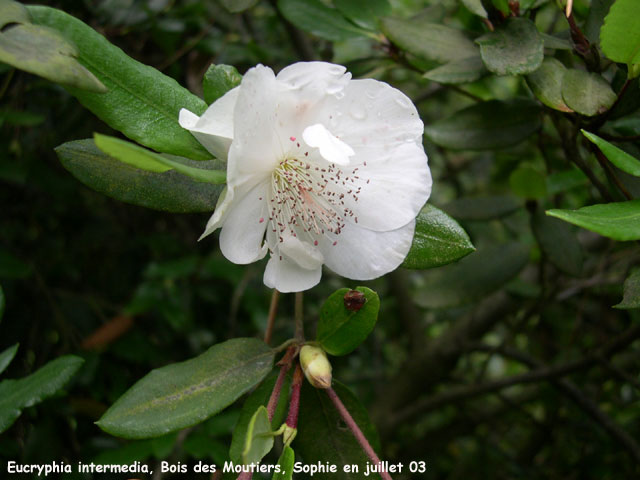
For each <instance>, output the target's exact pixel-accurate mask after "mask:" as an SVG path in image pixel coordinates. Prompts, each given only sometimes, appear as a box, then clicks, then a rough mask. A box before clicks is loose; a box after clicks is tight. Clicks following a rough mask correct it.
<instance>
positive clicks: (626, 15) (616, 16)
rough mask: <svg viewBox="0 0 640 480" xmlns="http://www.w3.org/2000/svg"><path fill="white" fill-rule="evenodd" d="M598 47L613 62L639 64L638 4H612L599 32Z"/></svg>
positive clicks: (631, 0)
mask: <svg viewBox="0 0 640 480" xmlns="http://www.w3.org/2000/svg"><path fill="white" fill-rule="evenodd" d="M600 46H601V47H602V51H603V52H604V54H605V55H606V56H607V57H609V58H610V59H611V60H613V61H614V62H621V63H626V64H635V63H640V2H638V1H637V0H616V1H615V2H614V4H613V5H612V6H611V9H610V10H609V14H608V15H607V16H606V17H605V19H604V25H603V26H602V29H601V31H600Z"/></svg>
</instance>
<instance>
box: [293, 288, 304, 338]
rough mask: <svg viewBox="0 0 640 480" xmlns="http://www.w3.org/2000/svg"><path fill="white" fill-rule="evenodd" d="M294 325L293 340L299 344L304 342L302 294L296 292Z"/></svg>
mask: <svg viewBox="0 0 640 480" xmlns="http://www.w3.org/2000/svg"><path fill="white" fill-rule="evenodd" d="M294 318H295V324H296V332H295V335H294V337H295V339H296V340H298V341H299V342H304V293H303V292H296V305H295V313H294Z"/></svg>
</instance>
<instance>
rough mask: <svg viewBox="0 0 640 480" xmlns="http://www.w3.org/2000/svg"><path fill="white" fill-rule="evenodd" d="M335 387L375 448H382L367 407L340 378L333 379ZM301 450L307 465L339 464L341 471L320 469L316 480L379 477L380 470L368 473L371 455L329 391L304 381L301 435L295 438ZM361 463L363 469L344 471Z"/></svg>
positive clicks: (300, 419)
mask: <svg viewBox="0 0 640 480" xmlns="http://www.w3.org/2000/svg"><path fill="white" fill-rule="evenodd" d="M333 389H334V390H335V392H336V393H337V394H338V396H339V397H340V400H342V403H343V404H344V406H345V407H346V408H347V410H348V411H349V413H351V416H352V417H353V419H354V420H355V422H356V424H357V425H358V426H359V427H360V430H362V433H364V435H365V437H366V438H367V440H369V443H371V445H372V447H373V448H374V450H377V451H379V450H380V448H379V441H378V436H377V433H376V430H375V427H374V426H373V424H372V423H371V421H370V420H369V415H368V414H367V411H366V409H365V408H364V407H363V406H362V404H361V403H360V401H359V400H358V399H357V398H356V396H355V395H354V394H353V393H352V392H351V391H350V390H349V389H348V388H347V387H345V386H344V385H342V384H341V383H340V382H338V381H336V380H334V381H333ZM295 445H296V452H298V453H299V454H300V455H301V456H302V458H304V461H305V463H306V464H307V465H309V464H313V463H317V462H321V463H322V464H324V463H325V462H329V464H333V465H336V466H337V467H338V469H339V470H338V472H339V473H330V472H318V473H316V474H314V476H313V478H314V479H315V480H336V479H337V478H340V480H355V479H368V480H371V479H379V478H380V476H379V475H378V474H372V475H370V476H368V477H367V476H365V474H364V472H365V471H366V465H367V462H368V457H367V456H366V454H365V453H364V452H363V451H362V448H360V445H358V442H357V441H356V439H355V438H354V436H353V434H352V433H351V431H350V430H349V429H348V428H345V427H344V423H343V421H342V417H340V414H339V413H338V412H337V411H336V409H335V407H334V405H333V403H332V402H331V400H330V399H329V397H328V396H327V394H326V392H325V391H324V390H321V389H317V388H313V387H312V386H311V384H310V383H309V382H303V384H302V394H301V399H300V416H299V418H298V435H297V436H296V439H295ZM348 464H357V465H358V466H359V473H353V472H350V473H349V472H342V471H341V469H342V466H344V465H348Z"/></svg>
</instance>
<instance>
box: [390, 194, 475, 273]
mask: <svg viewBox="0 0 640 480" xmlns="http://www.w3.org/2000/svg"><path fill="white" fill-rule="evenodd" d="M474 250H475V247H474V246H473V244H472V243H471V239H469V235H467V232H465V231H464V229H463V228H462V227H461V226H460V225H459V224H458V222H456V221H455V220H454V219H453V218H451V217H450V216H449V215H447V214H446V213H444V212H443V211H442V210H439V209H438V208H436V207H434V206H433V205H425V206H424V208H423V209H422V210H421V211H420V213H419V214H418V216H417V217H416V230H415V233H414V235H413V244H412V245H411V250H409V254H408V255H407V258H405V260H404V262H403V263H402V266H403V267H405V268H415V269H425V268H433V267H439V266H441V265H446V264H448V263H451V262H455V261H456V260H459V259H460V258H462V257H464V256H466V255H469V254H470V253H471V252H473V251H474Z"/></svg>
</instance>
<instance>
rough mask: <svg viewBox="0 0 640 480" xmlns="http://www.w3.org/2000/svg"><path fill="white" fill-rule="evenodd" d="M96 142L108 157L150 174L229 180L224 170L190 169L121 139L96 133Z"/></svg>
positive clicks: (202, 179)
mask: <svg viewBox="0 0 640 480" xmlns="http://www.w3.org/2000/svg"><path fill="white" fill-rule="evenodd" d="M94 141H95V144H96V146H97V147H98V148H99V149H100V150H102V151H103V152H104V153H106V154H107V155H111V156H112V157H113V158H116V159H118V160H120V161H121V162H124V163H126V164H129V165H131V166H132V167H136V168H140V169H142V170H146V171H148V172H155V173H162V172H166V171H168V170H175V171H176V172H179V173H181V174H183V175H186V176H188V177H191V178H193V179H194V180H195V181H196V182H204V183H213V184H222V183H225V181H226V179H227V174H226V172H225V171H223V170H205V169H203V168H194V167H189V166H188V165H184V164H182V163H180V162H176V161H173V160H171V159H169V158H166V157H163V156H161V155H159V154H157V153H155V152H151V151H149V150H147V149H145V148H142V147H140V146H139V145H135V144H133V143H131V142H127V141H125V140H120V139H119V138H115V137H109V136H107V135H101V134H99V133H96V134H94Z"/></svg>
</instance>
